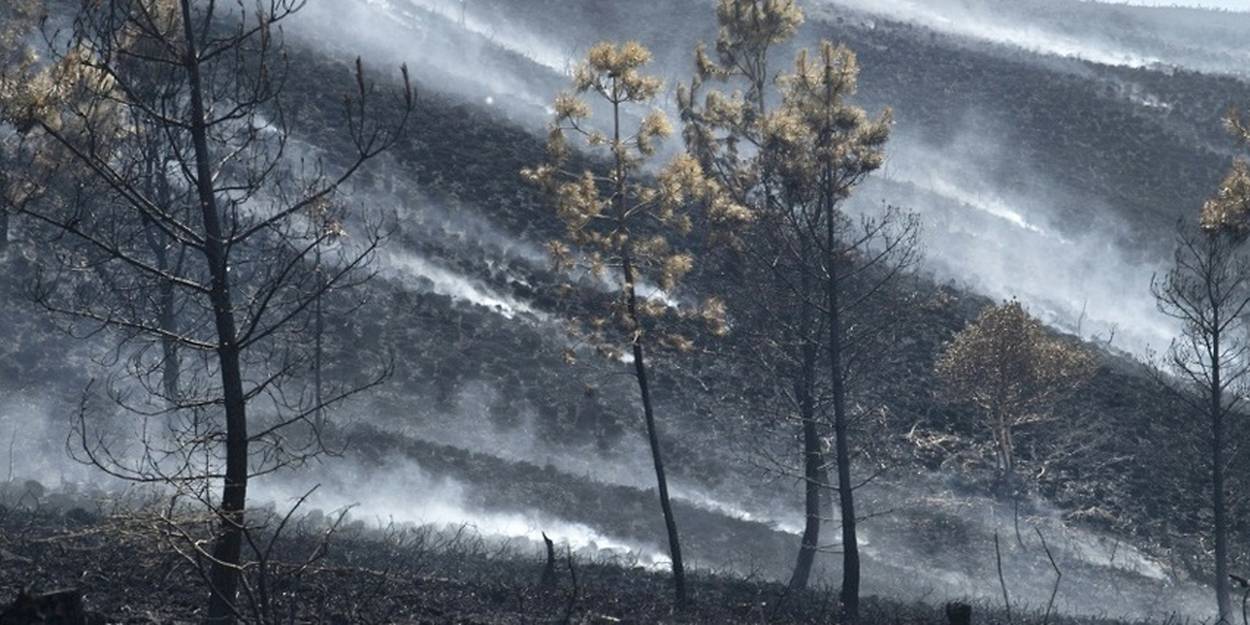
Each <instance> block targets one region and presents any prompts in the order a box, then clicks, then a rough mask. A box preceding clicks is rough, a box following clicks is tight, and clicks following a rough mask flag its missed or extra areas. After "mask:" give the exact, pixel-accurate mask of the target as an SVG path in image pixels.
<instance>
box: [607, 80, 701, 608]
mask: <svg viewBox="0 0 1250 625" xmlns="http://www.w3.org/2000/svg"><path fill="white" fill-rule="evenodd" d="M617 83H618V81H617V79H616V78H615V77H613V79H612V95H613V97H614V98H615V97H616V96H617V94H618V93H619V92H620V91H619V86H618V84H617ZM612 114H613V145H614V146H617V147H618V148H619V146H620V145H621V108H620V104H619V103H618V102H614V103H613V105H612ZM615 152H616V153H617V156H616V181H615V182H616V189H615V196H614V198H613V200H614V203H615V205H616V211H617V220H618V222H619V224H620V228H621V231H622V232H623V233H628V231H629V228H628V224H627V223H626V214H627V211H626V208H625V193H626V188H627V187H626V184H625V163H624V162H623V161H622V160H621V159H622V156H621V154H620V151H619V150H615ZM631 245H633V243H632V242H630V241H629V240H628V237H626V241H625V243H624V249H622V254H621V256H622V258H621V271H622V277H623V278H624V279H625V299H626V305H627V312H628V314H629V322H630V324H632V326H633V327H632V328H631V330H632V332H633V338H632V340H631V343H632V347H633V355H634V377H635V378H637V380H638V391H639V394H640V395H641V397H642V413H643V418H644V420H645V421H646V426H647V443H648V445H649V446H650V447H651V460H652V462H653V463H654V464H655V482H656V487H657V490H659V493H660V510H661V511H662V512H663V513H664V527H665V530H666V531H667V533H668V553H669V558H670V559H671V560H672V562H673V590H674V593H675V595H676V604H677V608H678V609H679V610H682V609H685V607H686V571H685V567H684V566H683V564H682V559H681V541H680V540H679V538H678V533H677V519H676V517H675V516H674V515H673V504H672V502H671V501H670V500H669V496H668V478H666V477H665V475H664V456H663V453H662V452H661V450H660V435H659V432H658V431H657V428H656V424H655V410H654V408H653V406H652V401H651V386H650V381H649V380H648V375H647V361H646V358H645V355H644V353H643V347H642V341H643V332H642V317H641V315H640V314H639V312H638V292H637V289H635V288H634V284H635V276H634V265H633V259H632V258H631V254H630V247H629V246H631Z"/></svg>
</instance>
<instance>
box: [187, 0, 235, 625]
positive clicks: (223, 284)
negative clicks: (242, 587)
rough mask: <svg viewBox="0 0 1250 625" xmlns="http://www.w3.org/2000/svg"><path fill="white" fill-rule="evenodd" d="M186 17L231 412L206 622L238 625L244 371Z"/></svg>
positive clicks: (214, 298) (194, 134) (207, 251)
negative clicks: (236, 602) (237, 602)
mask: <svg viewBox="0 0 1250 625" xmlns="http://www.w3.org/2000/svg"><path fill="white" fill-rule="evenodd" d="M181 14H182V22H183V31H184V34H185V36H186V58H185V59H184V60H183V63H184V66H185V68H186V71H187V82H188V90H189V96H190V104H191V142H192V146H193V149H194V155H195V168H196V169H195V174H196V180H195V182H196V193H197V196H198V199H199V204H200V212H201V215H202V218H203V223H204V234H205V237H204V255H205V258H206V260H207V261H208V268H209V275H210V276H211V284H210V287H209V299H210V300H211V302H212V305H213V321H214V325H215V327H216V330H217V340H218V346H217V360H218V365H219V366H220V368H221V384H222V394H223V398H224V407H225V413H226V415H225V416H226V472H225V479H224V480H223V483H222V493H221V504H220V505H221V508H220V510H219V511H218V516H219V521H220V531H219V533H218V535H217V537H216V540H215V542H214V544H213V547H212V555H213V560H214V562H213V564H212V566H211V571H210V574H209V582H210V584H211V586H212V587H211V588H210V591H211V595H210V597H209V604H208V613H207V617H206V620H207V622H209V623H213V624H223V623H233V622H234V621H235V618H236V616H237V614H238V612H237V608H236V606H235V600H236V598H237V595H238V587H239V562H240V557H241V554H242V548H243V527H244V525H243V524H244V522H245V517H244V509H245V506H246V502H247V479H248V435H247V401H246V398H245V396H244V393H243V371H242V366H241V363H240V359H239V351H240V348H239V344H238V332H237V328H236V326H235V318H234V303H233V301H232V298H231V285H230V273H229V265H228V263H229V259H228V257H227V247H226V240H225V235H224V234H223V229H222V224H221V214H220V212H219V209H218V205H217V194H216V189H215V188H214V186H213V170H212V163H213V161H212V155H211V154H210V153H209V149H208V127H207V122H206V118H205V111H204V85H203V80H202V78H201V75H200V59H199V51H198V50H197V48H196V33H195V27H194V24H193V22H192V12H191V1H190V0H181Z"/></svg>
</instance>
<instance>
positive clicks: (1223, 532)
mask: <svg viewBox="0 0 1250 625" xmlns="http://www.w3.org/2000/svg"><path fill="white" fill-rule="evenodd" d="M1243 241H1244V239H1243V235H1242V234H1240V233H1239V232H1238V231H1237V230H1234V229H1230V228H1223V227H1218V226H1209V225H1208V226H1205V227H1203V228H1201V229H1193V228H1189V227H1185V226H1182V227H1181V231H1180V234H1179V236H1178V238H1177V246H1176V252H1175V254H1174V257H1173V266H1172V268H1171V269H1170V270H1169V271H1168V272H1167V273H1166V274H1164V275H1163V276H1158V277H1156V278H1155V279H1154V280H1153V281H1152V282H1151V291H1152V292H1153V293H1154V296H1155V299H1156V300H1157V301H1158V303H1159V309H1160V310H1161V311H1162V312H1163V313H1164V314H1166V315H1168V316H1170V317H1172V318H1174V319H1176V320H1178V321H1180V322H1181V336H1180V337H1178V338H1177V339H1175V340H1173V341H1172V345H1171V348H1170V349H1169V350H1168V352H1167V354H1166V356H1165V359H1164V363H1163V364H1164V368H1165V370H1166V371H1167V372H1168V373H1171V374H1173V375H1174V376H1175V378H1170V377H1166V376H1159V377H1158V379H1159V380H1160V381H1161V382H1162V383H1164V384H1165V385H1166V387H1167V388H1169V389H1171V390H1172V391H1174V395H1175V396H1176V397H1177V398H1179V399H1180V400H1182V401H1183V402H1184V404H1185V405H1186V406H1187V407H1188V408H1189V411H1190V412H1191V414H1192V415H1193V417H1194V420H1195V421H1196V422H1198V423H1203V424H1204V425H1205V426H1206V427H1207V428H1208V431H1209V438H1208V441H1209V447H1208V449H1209V457H1208V458H1206V463H1207V466H1208V467H1209V469H1210V474H1209V475H1210V487H1211V508H1212V513H1213V525H1212V534H1213V536H1212V543H1214V547H1215V580H1214V581H1215V590H1216V600H1217V606H1218V607H1219V619H1220V621H1222V622H1228V621H1229V620H1230V619H1231V618H1232V616H1231V614H1232V599H1231V589H1230V585H1229V576H1228V532H1229V519H1228V504H1227V497H1228V494H1227V490H1228V484H1227V480H1228V463H1229V462H1230V453H1229V450H1230V449H1231V444H1230V443H1231V441H1230V440H1229V434H1230V432H1232V431H1234V430H1233V429H1232V428H1231V422H1232V421H1233V420H1234V419H1235V418H1236V417H1237V415H1238V414H1239V412H1240V405H1241V403H1242V399H1243V397H1244V393H1245V390H1246V383H1247V381H1248V376H1250V343H1248V342H1247V340H1246V329H1247V328H1246V325H1245V323H1246V320H1245V314H1246V312H1247V311H1248V309H1250V262H1248V261H1247V257H1246V255H1245V252H1244V249H1243V246H1244V243H1243Z"/></svg>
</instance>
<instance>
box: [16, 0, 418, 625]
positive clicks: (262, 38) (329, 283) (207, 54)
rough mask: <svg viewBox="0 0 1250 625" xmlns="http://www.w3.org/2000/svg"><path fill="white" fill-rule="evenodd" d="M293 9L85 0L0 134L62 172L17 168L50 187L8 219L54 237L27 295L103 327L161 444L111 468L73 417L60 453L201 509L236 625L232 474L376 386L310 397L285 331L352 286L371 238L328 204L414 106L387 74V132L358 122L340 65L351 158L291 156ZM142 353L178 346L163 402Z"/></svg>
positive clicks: (102, 441)
mask: <svg viewBox="0 0 1250 625" xmlns="http://www.w3.org/2000/svg"><path fill="white" fill-rule="evenodd" d="M302 4H303V3H302V2H299V1H297V0H265V1H264V2H261V3H260V4H259V5H258V6H257V7H256V9H257V10H256V12H246V11H242V8H241V7H236V6H235V5H230V6H222V5H220V4H219V3H217V2H215V1H214V0H208V1H207V2H201V3H192V2H191V1H190V0H180V1H179V2H167V1H158V0H126V1H122V2H107V3H101V2H94V1H89V0H84V1H83V2H82V3H81V5H80V6H79V8H78V12H77V15H76V17H75V20H74V22H73V30H72V32H71V33H70V36H68V37H49V38H48V40H49V45H50V46H51V47H52V49H53V52H52V58H51V62H50V63H49V64H48V67H47V68H46V69H45V70H44V71H45V74H44V75H43V76H42V78H41V79H40V80H36V81H32V82H31V83H30V84H29V85H28V87H27V88H26V89H24V90H21V91H20V92H18V93H15V94H9V95H10V96H11V98H10V99H11V101H14V102H16V103H17V104H18V105H19V106H16V107H11V108H10V109H9V110H13V111H16V112H15V113H13V114H12V117H10V120H9V121H11V122H13V123H15V124H16V125H18V126H20V127H24V128H28V129H30V130H31V133H32V134H33V135H34V136H36V137H37V139H38V140H40V141H41V142H42V150H43V158H42V159H41V160H42V162H46V163H57V162H70V163H72V164H73V168H72V170H69V169H70V168H60V169H57V168H55V167H50V168H49V171H46V172H35V173H34V174H33V175H35V176H38V175H42V174H48V175H56V176H60V180H63V181H65V182H66V183H67V184H66V185H65V186H63V187H62V189H63V191H61V192H58V193H57V194H56V197H49V198H47V201H41V202H38V203H32V204H29V205H27V206H25V207H23V208H22V211H21V215H22V216H23V217H24V218H25V219H28V220H31V221H32V222H33V223H36V224H38V225H39V226H40V227H43V228H47V229H50V230H52V231H55V232H56V233H58V235H57V237H56V239H55V241H53V242H52V244H53V245H55V249H56V253H55V254H48V255H47V256H45V257H44V258H42V259H41V260H42V271H41V273H40V276H39V279H38V281H37V284H36V285H34V287H33V291H34V295H35V297H36V300H37V301H38V302H39V303H40V304H42V305H43V306H44V307H46V308H47V309H48V310H49V311H51V312H53V313H56V314H58V315H61V316H63V317H64V318H67V319H71V320H73V321H74V322H76V323H78V324H80V327H89V328H90V327H94V328H98V329H108V330H112V331H115V332H116V334H117V335H118V336H119V337H120V338H121V347H120V348H119V352H122V353H127V354H131V355H132V356H131V361H130V362H131V365H130V366H128V367H126V368H125V371H124V372H123V373H121V374H118V375H117V376H115V377H113V378H110V380H109V384H107V387H108V390H109V393H110V396H111V397H112V398H113V399H114V401H116V402H117V404H118V405H120V406H121V407H123V408H124V409H126V410H128V411H130V412H131V413H134V414H138V415H141V416H142V417H144V418H148V419H159V422H160V423H161V424H162V428H160V432H159V434H153V433H152V431H151V430H149V429H147V428H139V431H140V432H142V433H143V435H142V436H141V437H139V438H138V439H137V440H136V441H131V442H132V443H136V442H137V448H138V449H139V450H140V451H139V452H138V453H134V454H127V453H125V450H124V449H121V448H119V447H118V445H117V444H116V443H117V441H116V440H113V439H110V438H107V437H105V436H104V435H102V434H94V433H93V432H94V430H93V428H92V426H93V424H94V422H93V419H92V418H90V416H89V415H90V413H91V408H90V406H91V404H90V402H86V401H85V402H84V410H83V411H82V414H81V415H80V418H79V427H78V428H77V431H76V434H75V436H76V437H77V439H78V440H77V443H78V445H77V446H78V447H79V449H80V451H81V454H82V458H83V459H84V460H85V461H87V462H91V463H93V464H95V465H96V466H98V467H99V468H101V469H103V470H105V471H107V472H108V473H110V474H112V475H114V476H117V477H120V478H123V479H128V480H134V481H139V482H149V483H161V484H166V485H169V486H172V487H174V488H175V489H176V490H177V492H178V493H180V494H181V495H182V496H186V497H190V498H192V499H193V500H195V501H197V502H199V503H200V504H201V505H202V506H203V507H204V508H205V509H206V510H208V511H210V513H211V514H210V516H209V521H210V522H211V525H213V526H214V529H213V530H212V538H211V540H210V541H208V542H207V544H208V545H209V546H205V547H201V546H200V545H201V544H204V541H200V540H190V541H189V544H190V545H193V546H194V548H195V549H196V550H197V551H198V555H199V557H200V558H201V561H203V562H207V563H209V564H208V565H207V568H208V571H207V581H208V582H209V585H210V588H209V590H210V593H209V595H210V599H209V605H208V610H207V620H208V621H209V622H214V623H226V622H233V621H234V620H235V619H236V618H237V617H238V615H239V609H238V607H237V604H236V595H237V591H238V587H239V571H240V568H241V567H242V566H243V564H244V556H243V553H242V552H243V548H244V545H243V542H244V536H245V534H246V532H247V530H248V519H247V517H246V515H245V512H244V511H245V509H246V499H247V488H248V482H249V480H250V479H251V478H253V477H255V476H257V475H262V474H266V473H270V472H273V471H276V470H278V469H279V468H282V467H286V466H291V465H298V464H300V463H302V462H304V461H306V460H308V459H309V458H311V457H313V456H315V455H317V454H319V453H321V452H322V451H323V450H324V446H323V445H322V442H321V438H320V436H319V434H318V433H317V431H316V430H317V427H318V425H319V424H317V423H315V422H314V421H313V419H312V416H313V415H315V414H318V413H319V412H320V410H321V409H322V408H324V407H325V406H326V405H328V404H334V403H336V402H339V401H342V400H343V399H345V398H347V397H350V396H352V395H354V394H355V393H358V392H360V391H361V390H363V389H366V388H369V387H371V386H372V385H374V384H376V383H378V382H379V381H380V380H381V379H382V378H384V377H385V375H386V373H387V370H386V368H385V367H382V368H380V369H379V370H377V371H376V372H375V373H374V374H373V375H371V376H362V378H361V379H354V380H349V381H345V382H344V383H343V384H341V385H340V386H339V387H338V388H335V389H334V390H333V391H332V392H328V393H326V394H325V396H323V397H320V398H319V399H317V398H313V397H311V396H310V395H311V394H310V393H309V392H308V390H307V382H306V380H305V378H304V377H303V375H302V374H303V372H305V371H307V362H308V360H309V358H310V356H309V354H308V353H307V350H306V349H304V348H302V347H301V345H302V344H304V343H303V342H301V340H300V336H301V335H302V334H303V333H305V332H306V331H307V330H306V329H307V327H308V325H309V320H308V316H309V314H310V310H311V309H312V307H313V304H314V302H316V301H318V300H319V299H320V298H321V297H323V296H326V295H327V294H330V293H334V292H338V291H340V290H343V289H346V288H349V287H353V286H356V285H358V284H359V283H360V282H361V281H362V280H363V279H366V278H367V277H368V275H369V274H368V272H367V271H365V269H366V268H367V265H368V264H369V262H370V260H371V259H372V257H373V254H374V251H375V250H376V248H377V246H378V245H380V244H381V242H382V240H383V238H384V237H383V235H384V234H385V228H384V226H383V225H382V223H381V221H380V219H379V218H377V217H376V216H373V217H371V216H369V215H366V214H352V213H349V212H348V210H347V207H346V204H345V203H340V202H337V201H336V197H337V195H338V194H339V193H340V191H341V190H342V189H344V188H345V185H346V184H347V183H348V181H349V179H350V178H351V176H352V175H353V174H354V173H356V172H357V171H359V169H360V168H361V167H362V166H363V165H364V164H365V163H366V162H367V161H369V160H370V159H372V158H373V157H374V156H376V155H378V154H379V153H381V152H382V151H383V150H385V149H386V148H387V147H389V146H390V145H391V144H392V143H393V142H394V141H395V139H396V137H397V136H398V133H399V131H401V130H402V129H403V128H404V126H405V124H406V122H407V119H408V116H409V113H410V112H411V110H412V108H413V97H412V92H411V89H410V88H409V87H408V85H407V73H406V71H405V72H403V74H404V83H403V86H402V87H401V88H400V91H401V93H402V96H401V97H399V98H398V99H397V101H396V102H394V103H392V105H391V109H390V111H391V113H390V114H389V115H388V117H389V119H388V122H387V123H385V124H379V123H376V122H374V121H371V119H370V118H371V117H372V114H371V112H370V109H369V107H368V106H367V105H368V103H369V102H371V100H372V99H373V96H374V90H373V88H372V87H370V86H369V85H368V84H367V83H366V80H365V77H364V72H363V68H362V67H361V64H360V62H359V61H357V63H356V85H355V88H354V90H353V91H354V92H353V93H352V94H351V95H350V96H348V97H347V98H345V100H344V102H345V108H344V128H345V129H346V131H347V133H348V134H349V135H350V142H349V143H348V145H350V146H351V149H352V153H350V154H338V155H332V157H333V158H335V162H333V164H330V163H324V162H321V161H316V162H315V163H313V164H312V165H310V164H309V163H307V162H301V160H300V159H296V158H293V157H292V155H291V154H289V151H290V146H291V140H292V138H293V137H294V135H295V133H296V131H295V130H294V129H293V128H292V127H291V126H290V125H289V124H288V120H287V118H286V116H285V115H284V106H283V98H284V96H285V95H288V94H285V93H284V87H285V84H286V83H285V76H286V75H287V72H289V71H290V70H291V68H290V67H289V65H288V64H289V59H288V57H287V55H286V54H285V53H284V47H285V46H284V43H283V41H282V39H281V32H280V30H279V28H278V27H279V25H280V24H281V23H282V22H283V21H284V20H286V19H288V18H290V17H291V16H292V15H294V14H295V13H296V12H297V11H298V9H299V8H300V7H301V6H302ZM145 142H146V143H145ZM145 150H148V151H149V153H148V154H146V155H145V154H144V151H145ZM145 167H146V168H148V169H147V170H145ZM74 189H77V190H86V191H88V192H87V193H81V192H74V191H73V190H74ZM182 198H185V200H184V199H182ZM344 229H348V230H350V231H351V233H352V234H353V235H354V236H353V237H352V239H351V240H350V242H349V243H345V242H341V241H340V237H339V235H340V234H341V233H342V232H343V230H344ZM316 250H321V252H322V254H323V255H325V256H329V257H330V258H329V259H326V262H325V266H327V267H332V269H330V270H329V271H327V272H326V275H324V276H319V275H318V274H317V273H316V272H314V271H312V270H311V269H310V266H311V265H312V264H313V263H312V255H313V254H314V252H315V251H316ZM171 293H172V296H171ZM171 302H172V304H171ZM154 345H155V346H162V345H164V346H172V347H176V349H177V350H179V351H180V352H186V357H185V359H182V358H180V360H182V361H183V362H182V363H181V364H182V365H185V367H180V369H179V374H178V380H177V387H178V388H174V386H175V385H174V384H173V382H172V381H171V380H166V379H165V378H164V376H165V374H164V373H163V368H161V367H145V366H143V365H142V364H137V363H143V362H149V361H145V360H144V356H143V355H144V354H146V353H148V351H149V348H150V347H152V346H154ZM162 352H163V354H162V355H161V356H159V357H158V358H159V359H160V360H162V361H163V362H166V363H168V362H169V358H168V356H167V354H168V352H167V351H165V350H164V349H162ZM154 372H161V373H159V374H157V373H154ZM152 376H159V377H160V378H161V381H160V382H157V381H156V379H155V378H154V377H152ZM170 377H171V378H172V374H171V376H170ZM136 386H137V387H138V388H139V389H140V390H142V391H143V392H142V393H138V394H136V393H135V392H134V389H135V387H136ZM215 483H219V484H220V485H221V490H220V493H219V494H215V493H213V492H212V491H211V489H210V487H211V485H213V484H215ZM190 535H191V534H190V533H188V536H189V537H190Z"/></svg>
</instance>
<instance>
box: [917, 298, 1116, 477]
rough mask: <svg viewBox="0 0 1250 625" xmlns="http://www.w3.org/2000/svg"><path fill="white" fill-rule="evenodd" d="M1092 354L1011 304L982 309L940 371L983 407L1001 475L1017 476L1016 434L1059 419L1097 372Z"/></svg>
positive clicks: (950, 388) (959, 396) (960, 394)
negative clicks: (1061, 404) (1058, 411)
mask: <svg viewBox="0 0 1250 625" xmlns="http://www.w3.org/2000/svg"><path fill="white" fill-rule="evenodd" d="M1094 368H1095V363H1094V359H1093V357H1092V356H1091V355H1090V353H1089V352H1088V351H1086V350H1085V349H1083V348H1081V347H1080V346H1078V345H1075V344H1073V343H1072V342H1070V341H1065V340H1062V339H1060V338H1058V337H1055V336H1052V335H1050V334H1049V333H1048V332H1047V331H1046V329H1045V327H1044V326H1043V325H1042V323H1041V322H1040V321H1038V320H1037V319H1036V318H1034V317H1033V316H1032V315H1030V314H1029V313H1028V311H1027V310H1025V309H1024V306H1023V305H1021V304H1020V302H1018V301H1015V300H1011V301H1008V302H1005V303H1003V304H999V305H995V306H990V307H988V308H986V309H985V310H983V311H982V312H981V314H980V315H979V316H978V317H977V319H976V320H975V321H973V322H972V323H971V324H969V325H968V327H966V328H964V329H963V330H962V331H961V332H960V333H959V334H956V335H955V337H954V338H953V339H952V340H951V341H950V343H949V344H947V346H946V348H945V350H944V351H943V352H942V354H941V356H940V357H939V358H938V361H937V365H936V373H937V376H938V378H939V379H941V381H942V383H943V384H944V385H945V389H946V393H947V394H948V396H949V397H951V398H952V399H955V400H957V401H962V402H967V403H970V404H972V405H973V406H975V407H976V409H977V411H978V412H979V413H980V416H981V420H982V422H983V423H984V425H985V427H986V429H987V430H989V432H990V436H991V437H992V439H993V446H994V454H995V458H996V461H997V466H998V470H999V472H1000V476H1001V477H1002V478H1003V479H1004V480H1007V481H1010V480H1011V479H1012V478H1013V477H1014V476H1015V473H1016V450H1015V447H1016V446H1015V436H1014V433H1015V430H1016V429H1017V428H1019V427H1021V426H1025V425H1029V424H1032V423H1038V422H1041V421H1045V420H1047V419H1050V418H1051V417H1052V415H1051V413H1050V407H1051V406H1052V405H1053V404H1054V403H1055V402H1057V401H1059V400H1061V399H1063V398H1064V397H1067V396H1070V395H1071V394H1072V393H1074V392H1076V391H1077V390H1079V389H1080V387H1081V386H1082V385H1083V384H1085V383H1086V382H1087V381H1088V380H1089V378H1090V377H1091V376H1092V375H1093V372H1094Z"/></svg>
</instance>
